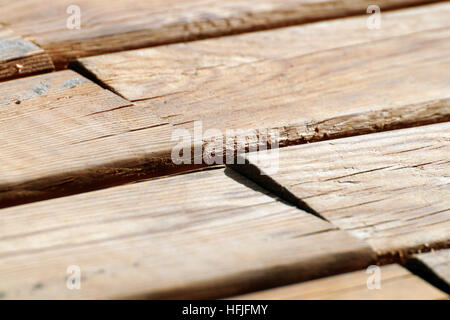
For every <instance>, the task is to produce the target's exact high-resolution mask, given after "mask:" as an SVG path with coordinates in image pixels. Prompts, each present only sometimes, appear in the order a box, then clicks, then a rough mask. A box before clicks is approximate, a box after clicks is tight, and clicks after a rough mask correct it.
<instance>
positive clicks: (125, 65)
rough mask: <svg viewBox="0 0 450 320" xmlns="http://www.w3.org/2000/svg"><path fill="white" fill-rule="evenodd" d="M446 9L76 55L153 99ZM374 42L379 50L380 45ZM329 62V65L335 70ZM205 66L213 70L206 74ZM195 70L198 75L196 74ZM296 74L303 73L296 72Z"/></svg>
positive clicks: (425, 21) (381, 33) (430, 25)
mask: <svg viewBox="0 0 450 320" xmlns="http://www.w3.org/2000/svg"><path fill="white" fill-rule="evenodd" d="M449 15H450V3H448V2H447V3H438V4H434V5H427V6H420V7H417V8H410V9H402V10H397V11H392V12H386V13H383V15H382V27H381V28H380V29H375V30H369V29H368V28H367V16H362V17H361V16H357V17H351V18H344V19H336V20H328V21H323V22H317V23H311V24H306V25H300V26H293V27H286V28H281V29H275V30H267V31H263V32H251V33H246V34H241V35H234V36H229V37H221V38H217V39H208V40H202V41H195V42H189V43H180V44H173V45H166V46H158V47H154V48H147V49H140V50H132V51H124V52H117V53H113V54H107V55H101V56H94V57H90V58H81V59H78V61H79V62H80V64H81V65H82V66H83V67H84V68H86V69H87V70H88V71H89V72H91V73H92V74H93V75H94V76H95V77H96V78H97V79H99V80H100V81H101V82H102V83H104V84H105V85H107V86H109V87H111V88H112V89H113V90H115V91H116V92H118V93H119V94H121V95H122V96H124V97H126V98H127V99H129V100H142V99H152V98H154V97H158V96H164V95H170V94H173V93H175V92H178V91H191V90H196V89H197V88H198V87H199V86H200V85H203V84H204V82H206V81H205V79H204V78H205V76H207V75H208V74H210V73H211V72H214V73H217V75H218V76H221V77H225V76H226V74H225V73H222V70H223V69H226V68H232V67H235V68H238V67H239V66H241V65H244V64H254V63H256V62H261V61H267V60H279V59H286V58H295V57H300V56H311V55H316V54H320V52H322V51H330V50H333V49H338V48H342V47H347V46H356V48H359V47H358V45H360V44H364V43H368V42H373V41H380V40H385V39H389V38H394V37H400V36H406V35H409V34H413V33H418V32H423V31H427V30H433V29H443V28H449V27H450V21H449V19H448V17H449ZM397 41H401V40H397ZM377 48H378V50H382V48H380V46H379V47H377ZM393 49H394V48H393ZM348 50H354V48H353V47H352V48H349V49H348ZM356 50H358V49H356ZM388 50H389V48H386V51H388ZM405 51H406V50H405ZM399 53H401V51H400V50H399ZM355 56H356V55H355ZM351 58H352V59H353V61H354V64H355V66H358V61H361V62H366V61H365V60H362V59H363V58H370V56H369V57H359V58H356V59H355V57H354V56H351V57H346V60H348V63H352V59H351ZM330 62H332V63H339V62H338V61H332V59H331V58H330V61H329V62H328V63H330ZM366 63H367V62H366ZM298 64H299V65H301V64H302V60H299V63H298ZM322 67H324V66H322ZM325 67H326V66H325ZM332 67H333V66H331V67H330V70H333V68H332ZM204 69H206V70H210V69H213V71H211V72H209V73H206V74H205V72H206V71H204ZM251 75H252V74H251V73H249V74H247V76H246V78H245V79H246V81H247V80H250V79H247V78H249V77H250V76H251ZM199 76H201V79H198V77H199ZM324 76H325V74H324ZM231 80H232V79H229V80H226V81H227V82H228V81H231ZM239 80H241V79H239ZM298 80H300V81H301V80H303V81H304V80H306V79H304V78H302V77H301V75H300V74H299V75H298ZM313 80H314V79H313ZM317 80H320V79H317ZM317 80H316V81H317ZM241 85H245V83H242V84H241ZM267 88H269V86H267Z"/></svg>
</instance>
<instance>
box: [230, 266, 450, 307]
mask: <svg viewBox="0 0 450 320" xmlns="http://www.w3.org/2000/svg"><path fill="white" fill-rule="evenodd" d="M379 271H380V280H381V282H380V288H379V289H376V288H372V289H369V288H368V286H367V281H368V278H369V277H370V276H371V274H370V273H369V274H368V273H366V271H364V270H362V271H354V272H350V273H345V274H340V275H336V276H333V277H327V278H322V279H317V280H312V281H308V282H304V283H300V284H294V285H290V286H285V287H281V288H276V289H271V290H266V291H260V292H255V293H251V294H247V295H243V296H239V297H235V298H234V299H249V300H325V299H327V300H330V299H331V300H348V299H351V300H438V299H447V298H448V295H446V294H445V293H444V292H442V291H440V290H438V289H436V288H434V287H433V286H432V285H430V284H428V283H427V282H425V281H423V280H422V279H420V278H419V277H416V276H414V275H413V274H411V273H410V272H408V271H407V270H406V269H404V268H402V267H400V266H399V265H396V264H392V265H386V266H382V267H380V269H379Z"/></svg>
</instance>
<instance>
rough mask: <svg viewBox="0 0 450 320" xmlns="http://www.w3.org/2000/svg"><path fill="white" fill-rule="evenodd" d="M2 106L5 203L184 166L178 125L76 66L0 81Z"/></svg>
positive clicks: (0, 161)
mask: <svg viewBox="0 0 450 320" xmlns="http://www.w3.org/2000/svg"><path fill="white" fill-rule="evenodd" d="M0 106H1V108H0V127H1V128H2V132H1V133H0V146H1V150H2V151H1V155H2V156H1V158H0V207H5V206H8V205H13V204H18V203H24V202H29V201H36V200H41V199H46V198H49V197H57V196H61V195H65V194H71V193H75V192H82V191H86V190H92V189H95V188H100V187H104V186H109V185H115V184H118V183H123V182H127V181H132V180H135V179H138V178H145V177H148V176H154V175H163V174H167V173H169V172H177V171H179V170H182V169H183V168H184V167H183V166H175V165H174V164H173V163H172V160H171V155H170V150H171V147H172V143H171V141H170V140H171V126H170V125H168V124H167V122H166V121H163V120H161V119H160V118H158V117H157V116H155V115H154V114H153V113H152V112H151V110H150V108H148V107H147V105H146V103H137V104H132V103H131V102H129V101H127V100H124V99H122V98H120V97H119V96H117V95H115V94H113V93H111V92H110V91H108V90H105V89H103V88H101V87H99V86H98V85H96V84H94V83H92V82H91V81H89V80H87V79H85V78H83V77H82V76H80V75H79V74H77V73H75V72H73V71H61V72H56V73H50V74H45V75H40V76H35V77H28V78H24V79H17V80H14V81H8V82H3V83H0ZM184 169H186V168H184Z"/></svg>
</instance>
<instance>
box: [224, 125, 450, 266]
mask: <svg viewBox="0 0 450 320" xmlns="http://www.w3.org/2000/svg"><path fill="white" fill-rule="evenodd" d="M449 155H450V123H449V122H447V123H442V124H435V125H429V126H423V127H416V128H410V129H403V130H395V131H389V132H383V133H375V134H369V135H363V136H357V137H351V138H344V139H337V140H331V141H329V142H327V141H325V142H318V143H313V144H309V145H302V146H295V147H287V148H282V149H279V153H278V154H277V153H276V152H274V151H267V152H258V153H252V154H248V155H247V156H246V158H247V160H248V161H249V164H246V165H235V166H233V167H234V168H235V169H236V170H239V171H240V172H243V173H244V174H246V175H247V176H249V177H251V178H252V179H255V180H257V181H259V183H260V184H263V185H264V186H265V187H267V188H270V189H271V190H273V191H275V192H276V193H277V194H279V195H281V196H283V197H284V198H286V199H289V201H294V202H295V203H298V204H299V205H303V206H305V205H306V206H309V207H310V208H311V209H312V210H313V211H315V212H316V213H317V214H319V215H320V216H322V217H325V218H326V219H327V220H328V221H330V222H332V223H333V224H335V225H336V226H339V227H340V228H342V229H345V230H348V231H349V232H350V233H352V234H353V235H355V236H356V237H358V238H360V239H365V240H367V241H369V243H370V244H371V245H372V246H373V248H374V249H375V250H376V251H377V252H378V253H379V254H380V255H381V256H387V257H388V256H390V255H400V257H401V256H402V254H406V253H408V251H410V250H417V249H422V248H430V247H442V246H444V247H445V246H448V244H449V240H450V214H449V213H450V199H449V197H448V193H449V174H448V172H449V164H450V162H449ZM276 161H279V162H278V164H279V169H278V171H274V170H273V169H272V172H271V173H270V174H269V176H264V175H261V174H260V170H262V171H264V170H266V168H274V165H273V164H274V163H276Z"/></svg>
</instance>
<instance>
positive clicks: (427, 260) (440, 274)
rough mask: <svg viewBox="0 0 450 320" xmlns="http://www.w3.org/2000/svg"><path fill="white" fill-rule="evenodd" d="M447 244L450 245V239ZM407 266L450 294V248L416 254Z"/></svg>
mask: <svg viewBox="0 0 450 320" xmlns="http://www.w3.org/2000/svg"><path fill="white" fill-rule="evenodd" d="M447 244H448V246H450V240H449V241H448V243H447ZM406 266H407V267H408V268H410V269H411V270H413V271H414V272H415V273H416V274H418V275H420V276H421V277H423V278H425V279H427V280H428V281H429V282H431V283H433V284H434V285H435V286H436V287H438V288H441V289H442V290H443V291H445V292H447V293H448V294H450V249H444V250H437V251H431V252H427V253H422V254H417V255H414V256H413V257H412V258H410V259H409V260H408V261H407V262H406Z"/></svg>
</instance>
